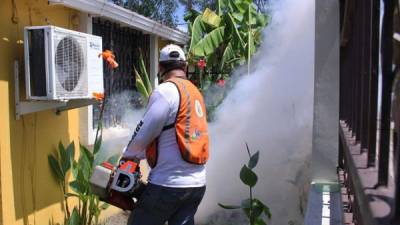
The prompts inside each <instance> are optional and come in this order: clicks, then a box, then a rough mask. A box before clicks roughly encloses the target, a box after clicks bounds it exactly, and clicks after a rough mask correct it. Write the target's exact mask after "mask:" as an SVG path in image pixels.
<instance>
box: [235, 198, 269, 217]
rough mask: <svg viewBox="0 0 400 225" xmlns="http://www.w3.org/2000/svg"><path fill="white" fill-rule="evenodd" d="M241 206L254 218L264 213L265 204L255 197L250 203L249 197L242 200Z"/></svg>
mask: <svg viewBox="0 0 400 225" xmlns="http://www.w3.org/2000/svg"><path fill="white" fill-rule="evenodd" d="M241 208H242V209H243V211H244V212H245V213H246V215H247V216H248V217H250V216H252V217H253V218H257V217H259V216H260V215H261V213H263V210H264V205H263V204H262V203H261V202H260V201H259V200H258V199H253V201H252V204H251V205H250V199H249V198H248V199H245V200H243V201H242V204H241ZM250 208H251V210H252V215H250Z"/></svg>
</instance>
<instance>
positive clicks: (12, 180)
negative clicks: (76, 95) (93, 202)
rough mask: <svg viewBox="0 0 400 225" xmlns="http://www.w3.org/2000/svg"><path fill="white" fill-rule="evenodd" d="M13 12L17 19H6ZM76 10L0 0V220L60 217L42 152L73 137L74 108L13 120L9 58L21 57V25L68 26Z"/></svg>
mask: <svg viewBox="0 0 400 225" xmlns="http://www.w3.org/2000/svg"><path fill="white" fill-rule="evenodd" d="M13 1H14V2H15V4H16V5H15V6H16V7H15V8H14V7H13V5H12V2H13ZM13 12H14V21H15V22H18V23H13V22H12V18H13ZM76 14H77V12H76V11H74V10H71V9H67V8H64V7H61V6H49V5H48V4H47V0H7V1H6V0H1V1H0V16H1V19H0V28H1V29H0V153H1V154H0V168H1V169H0V178H1V179H0V181H1V185H0V188H1V189H0V200H1V201H0V203H1V211H0V221H1V222H0V224H4V225H14V224H24V225H27V224H32V225H33V224H37V225H46V224H49V221H50V219H51V218H52V217H53V218H54V221H55V222H61V221H62V218H63V214H62V210H61V209H62V208H61V203H62V194H61V191H60V189H59V187H58V185H57V184H56V182H55V181H54V179H53V177H52V175H51V173H50V169H49V166H48V161H47V155H48V154H49V153H51V152H54V151H55V147H56V145H57V143H58V141H59V140H62V141H63V142H64V144H67V143H68V142H70V141H72V140H74V141H75V142H76V143H77V142H78V136H79V116H78V110H76V109H75V110H70V111H68V112H63V113H62V114H61V115H56V114H55V113H54V112H53V111H51V110H48V111H43V112H39V113H35V114H30V115H25V116H23V117H21V119H20V120H15V116H14V115H15V110H14V78H13V72H14V71H13V61H14V60H16V59H17V60H20V62H23V60H22V59H23V45H21V44H17V41H18V40H21V39H23V27H24V26H29V25H47V24H51V25H56V26H61V27H65V28H69V29H74V28H76V26H77V24H76V18H77V17H76V16H74V15H76ZM70 18H73V19H70ZM78 22H79V21H78ZM21 96H24V94H21Z"/></svg>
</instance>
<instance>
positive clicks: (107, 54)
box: [99, 50, 118, 69]
mask: <svg viewBox="0 0 400 225" xmlns="http://www.w3.org/2000/svg"><path fill="white" fill-rule="evenodd" d="M99 57H103V59H104V60H105V61H106V62H107V64H108V66H109V67H110V68H111V69H115V68H117V67H118V63H117V61H115V55H114V54H113V53H112V51H110V50H105V51H104V52H102V53H100V54H99Z"/></svg>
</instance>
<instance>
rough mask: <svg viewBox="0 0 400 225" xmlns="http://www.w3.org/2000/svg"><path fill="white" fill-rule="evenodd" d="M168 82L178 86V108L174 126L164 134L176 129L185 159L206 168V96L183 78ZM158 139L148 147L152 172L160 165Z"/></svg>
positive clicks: (172, 79) (148, 158)
mask: <svg viewBox="0 0 400 225" xmlns="http://www.w3.org/2000/svg"><path fill="white" fill-rule="evenodd" d="M166 82H171V83H173V84H175V86H176V87H177V88H178V91H179V108H178V111H177V113H176V119H175V123H173V124H171V125H167V126H165V127H164V128H163V131H165V130H168V129H172V128H175V132H176V140H177V142H178V146H179V150H180V152H181V156H182V159H183V160H185V161H186V162H189V163H192V164H198V165H203V164H205V163H206V162H207V160H208V130H207V115H206V107H205V104H204V100H203V96H202V95H201V93H200V91H199V90H198V89H197V87H196V86H195V85H194V84H192V82H190V81H188V80H185V79H182V78H171V79H169V80H167V81H166ZM157 147H158V137H157V138H156V139H155V140H154V141H153V142H152V143H151V144H150V145H149V146H148V147H147V150H146V158H147V162H148V163H149V165H150V167H151V168H154V167H155V166H156V164H157V158H158V149H157Z"/></svg>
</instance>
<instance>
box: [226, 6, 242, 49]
mask: <svg viewBox="0 0 400 225" xmlns="http://www.w3.org/2000/svg"><path fill="white" fill-rule="evenodd" d="M225 18H226V24H227V27H228V29H229V32H230V33H231V35H232V38H233V39H234V40H235V43H239V45H240V46H233V47H239V48H241V49H244V41H243V38H242V36H241V34H240V33H239V30H238V29H237V24H236V23H235V21H234V19H233V17H232V15H231V14H230V13H227V14H226V17H225Z"/></svg>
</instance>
